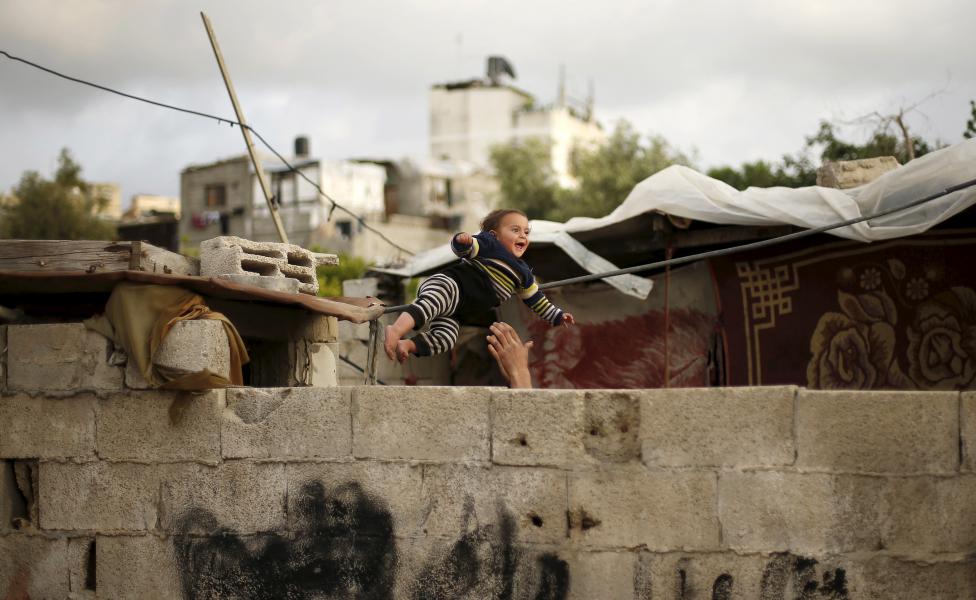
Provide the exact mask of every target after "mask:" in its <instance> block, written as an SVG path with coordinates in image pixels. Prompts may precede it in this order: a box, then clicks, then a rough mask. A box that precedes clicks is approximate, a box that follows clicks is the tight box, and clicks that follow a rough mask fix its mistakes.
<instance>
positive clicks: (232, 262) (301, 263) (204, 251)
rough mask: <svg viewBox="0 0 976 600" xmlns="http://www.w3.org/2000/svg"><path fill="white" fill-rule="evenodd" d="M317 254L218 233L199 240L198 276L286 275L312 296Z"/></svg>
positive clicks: (313, 293) (315, 285)
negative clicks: (213, 236) (210, 237)
mask: <svg viewBox="0 0 976 600" xmlns="http://www.w3.org/2000/svg"><path fill="white" fill-rule="evenodd" d="M315 266H316V256H315V255H314V254H313V253H312V252H309V251H308V250H306V249H304V248H302V247H301V246H296V245H294V244H281V243H274V242H252V241H250V240H245V239H243V238H239V237H233V236H221V237H216V238H212V239H209V240H204V241H203V242H200V275H202V276H204V277H216V276H219V275H259V276H262V277H287V278H291V279H295V280H297V281H298V282H299V290H300V291H302V292H304V293H306V294H312V295H315V294H317V293H318V291H319V282H318V279H317V278H316V277H315Z"/></svg>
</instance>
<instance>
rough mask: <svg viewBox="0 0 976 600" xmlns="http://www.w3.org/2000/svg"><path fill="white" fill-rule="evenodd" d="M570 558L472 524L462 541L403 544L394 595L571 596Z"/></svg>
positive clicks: (429, 540)
mask: <svg viewBox="0 0 976 600" xmlns="http://www.w3.org/2000/svg"><path fill="white" fill-rule="evenodd" d="M565 554H566V553H565V552H564V551H559V552H557V551H555V550H554V549H553V548H552V547H547V546H537V545H527V544H520V543H518V542H517V541H516V540H514V539H512V538H511V531H510V530H509V529H506V528H504V527H499V526H498V525H497V524H496V523H474V522H472V523H470V524H469V530H468V531H466V532H465V533H464V534H463V535H460V536H458V537H457V538H456V539H450V540H445V539H440V538H416V539H407V540H397V569H396V570H397V577H396V585H395V587H394V589H393V593H392V594H391V595H390V597H392V598H464V599H470V600H474V599H479V600H480V599H481V598H537V599H542V598H569V597H573V596H570V594H572V591H571V590H572V586H573V585H574V583H575V582H576V580H575V579H574V575H573V572H572V570H571V568H572V567H571V566H570V565H569V564H568V560H569V559H568V557H565V556H564V555H565ZM591 598H615V597H614V596H610V595H598V596H592V597H591Z"/></svg>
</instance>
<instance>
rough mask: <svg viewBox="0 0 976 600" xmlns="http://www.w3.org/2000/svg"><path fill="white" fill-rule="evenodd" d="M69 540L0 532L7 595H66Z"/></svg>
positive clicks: (0, 572)
mask: <svg viewBox="0 0 976 600" xmlns="http://www.w3.org/2000/svg"><path fill="white" fill-rule="evenodd" d="M68 564H69V561H68V540H67V539H66V538H63V537H61V538H55V537H48V536H44V535H37V534H27V533H14V534H10V535H4V536H0V591H2V592H3V593H4V598H11V599H14V598H67V597H68V593H69V591H68V589H69V588H68Z"/></svg>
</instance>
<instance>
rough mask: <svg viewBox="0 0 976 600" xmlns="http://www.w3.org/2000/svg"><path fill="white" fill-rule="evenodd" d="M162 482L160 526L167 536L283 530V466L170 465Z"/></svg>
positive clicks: (237, 462) (254, 464)
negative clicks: (167, 533)
mask: <svg viewBox="0 0 976 600" xmlns="http://www.w3.org/2000/svg"><path fill="white" fill-rule="evenodd" d="M167 472H168V476H167V478H166V479H165V480H164V481H163V483H162V491H161V494H160V496H161V510H160V527H161V528H162V529H163V530H165V531H167V532H169V533H171V534H207V533H213V532H216V531H218V530H220V529H223V528H226V529H228V530H230V531H233V532H237V533H254V532H262V531H272V530H279V529H282V528H284V526H285V466H284V465H283V464H269V463H252V462H245V461H233V462H226V463H223V464H222V465H220V466H219V467H206V466H202V465H179V466H177V465H170V466H169V468H168V469H167Z"/></svg>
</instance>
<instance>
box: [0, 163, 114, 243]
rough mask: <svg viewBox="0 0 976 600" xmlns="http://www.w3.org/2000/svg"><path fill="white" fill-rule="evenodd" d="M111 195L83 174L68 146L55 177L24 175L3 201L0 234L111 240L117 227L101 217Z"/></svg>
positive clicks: (10, 236) (30, 237) (25, 236)
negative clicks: (102, 191) (104, 192)
mask: <svg viewBox="0 0 976 600" xmlns="http://www.w3.org/2000/svg"><path fill="white" fill-rule="evenodd" d="M107 203H108V198H107V197H104V196H101V195H99V194H97V193H96V192H95V190H94V187H93V186H92V185H91V184H90V183H88V182H86V181H84V180H83V179H82V178H81V166H80V165H79V164H78V163H76V162H75V161H74V160H72V158H71V153H70V152H69V151H68V149H67V148H65V149H63V150H61V154H60V155H59V156H58V168H57V171H56V172H55V174H54V179H53V180H48V179H46V178H44V177H43V176H42V175H40V174H39V173H38V172H36V171H27V172H25V173H24V174H23V175H21V178H20V182H19V183H18V184H17V187H15V188H14V189H13V190H12V195H11V196H10V197H8V199H7V201H6V202H4V208H3V212H2V219H0V236H2V237H5V238H12V239H25V240H111V239H115V236H116V232H115V227H114V226H112V225H111V224H110V223H107V222H105V221H103V220H102V219H100V218H98V216H97V214H98V213H99V212H101V211H102V210H103V209H104V208H105V205H106V204H107Z"/></svg>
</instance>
